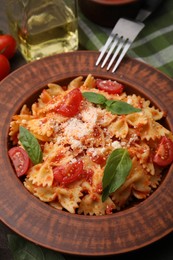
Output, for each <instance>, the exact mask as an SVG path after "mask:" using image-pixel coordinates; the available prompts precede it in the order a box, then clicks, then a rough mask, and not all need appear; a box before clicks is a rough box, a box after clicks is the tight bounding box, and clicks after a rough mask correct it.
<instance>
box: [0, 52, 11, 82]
mask: <svg viewBox="0 0 173 260" xmlns="http://www.w3.org/2000/svg"><path fill="white" fill-rule="evenodd" d="M9 72H10V63H9V61H8V59H7V58H6V57H5V56H4V55H2V54H0V80H2V79H3V78H5V77H6V76H7V75H8V74H9Z"/></svg>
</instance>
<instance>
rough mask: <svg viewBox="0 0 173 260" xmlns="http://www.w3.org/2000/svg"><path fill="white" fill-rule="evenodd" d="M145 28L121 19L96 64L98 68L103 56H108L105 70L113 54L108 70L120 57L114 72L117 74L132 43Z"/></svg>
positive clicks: (140, 24)
mask: <svg viewBox="0 0 173 260" xmlns="http://www.w3.org/2000/svg"><path fill="white" fill-rule="evenodd" d="M143 27H144V24H143V23H139V22H134V21H131V20H127V19H124V18H120V19H119V20H118V22H117V24H116V25H115V27H114V28H113V30H112V32H111V34H110V36H109V38H108V40H107V42H106V44H105V45H104V47H103V49H102V51H101V53H100V55H99V57H98V60H97V62H96V64H95V65H96V66H98V65H99V64H100V62H101V60H102V58H103V56H104V55H105V53H107V54H106V56H105V58H104V60H103V62H102V64H101V68H103V67H104V66H105V65H106V63H107V61H108V59H109V58H110V56H111V54H113V56H112V58H111V60H110V61H109V63H108V66H107V70H109V69H110V67H111V66H112V64H113V62H114V61H115V59H116V58H117V56H118V55H119V57H118V59H117V61H116V63H115V65H114V67H113V69H112V72H115V70H116V69H117V67H118V66H119V64H120V62H121V60H122V59H123V57H124V56H125V54H126V52H127V51H128V49H129V47H130V46H131V44H132V42H133V41H134V39H135V38H136V36H137V35H138V33H139V32H140V31H141V30H142V28H143Z"/></svg>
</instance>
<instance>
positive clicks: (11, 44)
mask: <svg viewBox="0 0 173 260" xmlns="http://www.w3.org/2000/svg"><path fill="white" fill-rule="evenodd" d="M15 52H16V41H15V39H14V38H13V37H12V36H11V35H8V34H3V35H0V53H1V54H3V55H4V56H5V57H7V59H11V58H12V57H13V56H14V54H15Z"/></svg>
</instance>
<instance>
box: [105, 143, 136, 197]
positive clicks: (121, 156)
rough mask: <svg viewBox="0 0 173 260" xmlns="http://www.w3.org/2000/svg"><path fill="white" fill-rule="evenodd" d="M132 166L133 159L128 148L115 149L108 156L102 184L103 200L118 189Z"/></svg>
mask: <svg viewBox="0 0 173 260" xmlns="http://www.w3.org/2000/svg"><path fill="white" fill-rule="evenodd" d="M131 167H132V161H131V159H130V156H129V153H128V151H127V150H126V149H123V148H119V149H116V150H114V151H113V152H112V153H111V154H110V156H109V157H108V160H107V163H106V167H105V170H104V175H103V180H102V186H103V194H102V201H103V202H104V201H105V200H106V199H107V197H108V196H109V194H110V193H112V192H114V191H116V190H117V189H118V188H119V187H120V186H121V185H122V184H123V183H124V182H125V180H126V178H127V176H128V174H129V173H130V170H131Z"/></svg>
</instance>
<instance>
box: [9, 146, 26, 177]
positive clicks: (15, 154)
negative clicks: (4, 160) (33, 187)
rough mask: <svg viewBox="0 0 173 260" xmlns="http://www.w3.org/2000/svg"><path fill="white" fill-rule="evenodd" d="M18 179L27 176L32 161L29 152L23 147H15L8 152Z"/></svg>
mask: <svg viewBox="0 0 173 260" xmlns="http://www.w3.org/2000/svg"><path fill="white" fill-rule="evenodd" d="M8 155H9V157H10V159H11V161H12V163H13V166H14V168H15V171H16V174H17V176H18V177H21V176H23V175H25V174H26V173H27V171H28V168H29V166H30V159H29V156H28V154H27V152H26V151H25V150H24V149H23V148H21V147H18V146H16V147H13V148H11V149H10V150H9V151H8Z"/></svg>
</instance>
